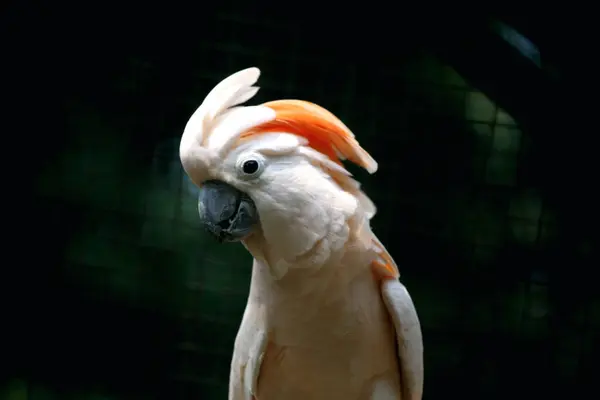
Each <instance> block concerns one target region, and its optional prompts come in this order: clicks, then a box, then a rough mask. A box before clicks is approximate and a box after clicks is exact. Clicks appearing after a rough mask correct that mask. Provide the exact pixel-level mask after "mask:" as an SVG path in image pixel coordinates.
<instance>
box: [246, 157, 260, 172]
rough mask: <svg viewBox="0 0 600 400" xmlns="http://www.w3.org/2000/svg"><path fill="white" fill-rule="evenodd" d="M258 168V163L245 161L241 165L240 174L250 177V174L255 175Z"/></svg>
mask: <svg viewBox="0 0 600 400" xmlns="http://www.w3.org/2000/svg"><path fill="white" fill-rule="evenodd" d="M258 167H259V165H258V161H256V160H246V161H244V163H243V164H242V172H244V173H245V174H246V175H252V174H254V173H256V171H258Z"/></svg>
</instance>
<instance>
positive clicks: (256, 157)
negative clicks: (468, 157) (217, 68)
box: [179, 68, 423, 400]
mask: <svg viewBox="0 0 600 400" xmlns="http://www.w3.org/2000/svg"><path fill="white" fill-rule="evenodd" d="M259 75H260V71H259V69H258V68H248V69H245V70H242V71H239V72H237V73H235V74H233V75H231V76H229V77H228V78H226V79H224V80H223V81H221V82H220V83H219V84H218V85H217V86H216V87H215V88H214V89H212V90H211V91H210V93H209V94H208V95H207V96H206V98H205V99H204V102H203V103H202V104H201V105H200V107H199V108H198V109H197V110H196V111H195V112H194V113H193V115H192V116H191V118H190V119H189V121H188V123H187V125H186V126H185V129H184V132H183V135H182V137H181V143H180V148H179V152H180V158H181V163H182V166H183V168H184V170H185V172H186V173H187V175H188V176H189V178H190V180H191V181H192V182H193V183H194V184H195V185H197V186H198V187H199V188H200V191H199V199H198V210H199V214H200V220H201V222H202V224H203V225H204V226H205V227H206V229H207V230H208V231H209V232H210V233H211V234H212V235H214V236H215V237H216V238H217V239H218V240H219V241H221V242H236V241H241V242H242V243H243V245H244V246H245V247H246V249H247V250H248V251H249V252H250V254H251V255H252V256H253V257H254V263H253V266H252V279H251V284H250V292H249V297H248V302H247V305H246V309H245V312H244V315H243V318H242V322H241V325H240V328H239V331H238V334H237V337H236V339H235V344H234V350H233V358H232V361H231V372H230V377H229V399H230V400H338V399H339V400H400V399H402V400H419V399H421V397H422V391H423V342H422V336H421V327H420V323H419V319H418V316H417V313H416V310H415V307H414V304H413V301H412V300H411V297H410V295H409V294H408V292H407V290H406V288H405V287H404V286H403V285H402V284H401V283H400V281H399V272H398V267H397V266H396V263H395V262H394V260H393V259H392V257H391V256H390V254H389V253H388V251H387V250H386V249H385V247H384V246H383V245H382V244H381V242H380V241H379V240H378V239H377V237H376V236H375V235H374V234H373V232H372V230H371V228H370V219H371V218H372V217H373V216H374V215H375V206H374V204H373V203H372V202H371V200H370V199H369V198H368V197H367V196H366V195H365V193H363V192H362V190H361V189H360V186H359V184H358V183H357V182H356V181H355V180H354V179H353V178H352V176H351V175H350V173H349V172H348V171H347V170H346V169H345V168H344V166H343V164H342V162H341V160H344V159H347V160H349V161H351V162H354V163H356V164H358V165H359V166H361V167H363V168H365V169H366V170H367V171H368V172H369V173H374V172H375V171H376V170H377V163H376V162H375V160H374V159H373V158H372V157H371V156H370V155H369V154H368V153H367V152H366V151H365V150H364V149H363V148H362V147H361V146H360V145H359V143H358V142H357V141H356V139H355V137H354V135H353V134H352V132H351V131H350V130H349V129H348V128H347V127H346V126H345V125H344V124H343V123H342V122H341V121H340V120H339V119H338V118H336V117H335V116H334V115H333V114H332V113H330V112H329V111H327V110H325V109H324V108H322V107H320V106H318V105H316V104H313V103H310V102H306V101H300V100H277V101H272V102H267V103H264V104H262V105H256V106H242V104H243V103H245V102H246V101H248V100H250V99H251V98H252V97H253V96H254V95H255V94H256V92H257V91H258V87H255V86H254V84H255V83H256V81H257V80H258V77H259Z"/></svg>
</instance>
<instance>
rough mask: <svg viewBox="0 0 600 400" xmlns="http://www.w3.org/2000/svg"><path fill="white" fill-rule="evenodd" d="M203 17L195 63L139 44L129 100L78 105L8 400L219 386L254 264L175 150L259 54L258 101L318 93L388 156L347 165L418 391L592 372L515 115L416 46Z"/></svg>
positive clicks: (118, 91)
mask: <svg viewBox="0 0 600 400" xmlns="http://www.w3.org/2000/svg"><path fill="white" fill-rule="evenodd" d="M207 23H210V24H212V25H211V29H210V31H211V32H213V36H212V37H211V38H210V40H206V41H200V40H199V43H198V45H197V48H194V49H193V51H194V52H195V53H196V57H198V54H199V55H200V57H199V60H197V61H195V62H194V63H189V65H187V64H188V62H189V59H188V58H185V57H186V56H182V57H183V59H181V60H173V59H170V60H164V59H161V58H160V57H158V56H152V55H151V54H152V53H151V52H146V53H140V54H137V55H136V54H131V55H130V56H129V57H128V59H127V61H126V62H124V63H123V64H122V65H121V68H120V69H119V74H120V75H119V76H116V77H115V79H113V80H112V81H111V82H112V83H111V86H110V87H108V88H105V89H104V90H106V91H107V92H110V93H112V94H113V95H114V98H115V99H116V98H118V99H120V100H119V101H120V103H119V102H118V101H115V102H113V103H112V104H111V105H110V106H107V105H106V104H104V103H101V102H100V103H99V102H94V101H91V100H89V99H81V98H77V99H72V102H71V104H70V108H69V109H70V115H69V129H70V131H72V132H74V133H76V134H74V135H72V137H73V138H74V139H73V140H71V142H70V143H69V145H68V147H67V149H65V150H64V152H63V153H61V154H60V156H58V157H57V159H56V162H54V163H53V164H52V165H51V166H50V167H49V168H48V169H47V170H46V171H45V172H44V174H43V176H42V177H41V179H40V180H39V182H38V192H39V196H40V198H41V199H43V200H44V202H46V203H47V204H49V205H48V206H47V207H48V209H51V210H52V211H51V212H52V213H54V214H55V215H56V220H57V221H67V220H68V221H72V222H70V223H69V233H68V234H67V233H65V235H64V237H63V238H62V239H61V243H62V244H63V247H61V250H62V252H61V254H60V255H59V256H57V257H59V258H60V260H61V262H60V264H59V265H60V266H59V267H58V268H57V269H56V270H55V271H53V272H52V273H51V274H53V275H52V279H49V280H48V282H47V283H46V284H44V285H45V286H44V288H45V290H47V291H48V292H49V293H51V292H53V293H55V296H54V300H50V303H51V305H52V306H47V309H48V310H50V309H52V312H51V314H50V315H47V316H46V317H44V318H47V321H48V324H49V326H48V328H47V332H48V333H47V335H46V337H41V338H38V340H39V344H37V345H35V346H33V349H34V350H35V351H32V353H31V354H32V355H31V357H33V358H32V359H31V360H32V363H33V364H35V365H34V366H33V367H32V368H33V369H35V371H37V372H36V373H35V374H33V375H32V376H34V378H31V379H29V378H28V377H27V376H24V377H23V378H24V380H22V381H13V383H12V386H11V387H10V388H9V389H7V391H6V393H7V396H8V397H7V398H11V399H17V398H24V397H19V396H20V395H22V394H23V393H25V392H26V393H28V394H29V395H30V396H31V397H30V398H35V399H40V400H44V399H51V398H76V399H97V398H105V399H129V398H131V399H133V398H149V399H150V398H169V399H175V398H182V399H183V398H186V399H187V398H201V399H207V400H208V399H223V398H225V397H226V391H227V382H228V376H229V361H230V357H231V352H232V344H233V340H234V337H235V334H236V331H237V328H238V326H239V323H240V321H241V316H242V312H243V309H244V306H245V300H246V295H247V292H248V285H249V276H250V275H249V274H250V267H251V258H250V256H249V255H248V254H247V253H246V251H245V250H244V249H243V248H242V246H239V245H218V244H216V243H215V242H214V241H213V240H212V239H210V238H209V237H207V236H206V235H205V234H204V232H203V231H202V230H200V229H199V227H198V223H197V211H196V199H195V198H194V190H193V188H192V187H191V185H190V184H189V182H188V181H187V180H186V178H185V177H184V175H183V173H182V170H181V167H180V164H179V161H178V154H177V149H178V140H179V137H180V134H181V132H182V131H183V126H184V124H185V122H186V120H187V118H188V116H189V115H190V114H191V112H192V111H193V110H194V109H195V107H197V106H198V105H199V103H200V102H201V101H202V99H203V97H204V96H205V95H206V93H207V92H208V91H209V90H210V89H211V88H212V87H213V86H214V85H215V84H216V83H217V82H218V81H219V80H221V79H222V78H223V77H225V76H226V75H228V74H229V73H232V72H234V71H236V70H239V69H242V68H246V67H248V66H258V67H260V68H261V70H262V77H261V81H260V86H261V88H262V89H261V91H260V92H259V95H258V96H257V99H256V100H255V101H256V102H262V101H266V100H271V99H277V98H301V99H306V100H310V101H313V102H316V103H318V104H320V105H322V106H324V107H326V108H328V109H329V110H331V111H332V112H333V113H335V114H336V115H338V116H339V117H340V118H341V119H342V120H343V121H344V122H346V124H347V125H348V126H349V127H350V128H351V129H352V130H353V131H354V132H355V133H356V135H357V138H358V139H359V140H360V141H361V143H362V144H363V147H365V148H366V149H367V150H368V151H370V152H371V154H372V155H373V156H374V157H375V159H377V160H378V161H379V163H380V171H379V172H378V173H377V174H376V175H374V176H367V175H366V174H364V173H362V172H361V171H355V170H353V172H355V173H356V175H357V176H358V177H359V180H361V181H362V182H363V184H364V186H365V188H366V191H367V192H368V193H369V194H370V196H371V197H372V198H373V200H374V201H375V203H376V204H377V205H378V209H379V212H378V215H377V216H376V217H375V219H374V220H373V225H374V230H375V232H376V233H377V235H378V236H379V237H380V239H381V240H382V242H383V243H384V244H386V246H387V247H388V248H389V249H392V253H393V256H394V257H395V259H396V260H397V262H398V265H399V266H400V270H401V273H402V276H403V280H404V282H405V284H406V285H407V287H408V288H409V290H410V291H411V294H412V296H413V299H414V301H415V303H416V305H417V308H418V311H419V314H420V317H421V321H422V326H423V331H424V338H425V346H426V354H425V357H426V366H427V368H426V385H425V393H426V398H430V399H432V398H441V397H442V396H445V395H447V393H450V392H455V391H458V390H464V391H468V392H469V396H472V397H473V398H486V397H489V396H496V395H498V393H499V392H502V393H506V394H508V393H514V391H515V390H516V389H515V388H516V387H518V386H519V387H523V390H526V391H532V392H531V393H530V394H531V395H535V396H536V397H537V396H538V395H540V393H542V392H544V391H551V388H550V389H548V387H549V385H548V381H549V380H555V382H558V384H560V382H563V384H564V385H567V384H571V383H574V382H576V381H577V380H579V381H578V382H580V383H582V382H584V380H585V379H589V382H591V371H592V369H591V365H592V362H593V359H594V356H595V355H598V336H597V332H598V328H599V326H598V324H599V323H598V321H600V302H598V301H597V300H595V301H592V300H591V299H588V298H585V296H584V295H583V294H582V295H581V297H579V298H567V296H566V295H565V294H563V293H562V292H561V285H562V284H563V281H562V278H561V276H560V275H556V274H554V275H553V273H552V268H551V264H552V263H553V262H554V257H555V255H556V251H557V249H559V248H560V247H561V242H560V232H559V229H558V224H557V218H558V217H557V214H556V213H557V211H556V210H555V209H554V208H553V207H552V205H551V204H550V203H549V202H548V201H547V199H546V198H545V196H544V192H543V190H542V189H541V188H540V185H539V182H537V181H536V176H535V175H534V174H532V173H530V169H529V168H528V166H529V165H531V164H532V163H535V156H536V153H535V145H534V144H533V143H532V141H531V139H530V138H529V136H528V135H527V132H522V131H521V129H520V127H519V125H518V123H517V122H516V121H514V120H513V118H512V117H511V116H510V115H509V114H508V113H507V112H505V111H504V110H502V109H501V108H499V107H498V106H497V105H496V104H495V103H494V102H493V101H492V100H490V99H489V98H488V97H487V96H486V95H485V94H484V93H482V92H480V91H478V90H477V88H474V87H472V86H471V85H470V84H469V83H468V82H467V81H466V80H465V77H461V76H460V75H459V74H457V73H456V72H455V71H454V70H453V68H452V67H451V66H449V65H445V64H443V63H442V62H440V61H439V60H437V59H436V58H435V57H434V56H432V55H430V54H428V53H427V52H425V51H417V50H415V51H412V50H411V51H407V52H405V53H402V55H401V56H399V58H401V59H399V60H398V61H397V62H395V63H391V62H390V63H387V64H380V63H378V64H374V65H369V64H368V63H365V62H362V61H361V62H359V61H356V62H354V61H353V60H352V59H351V57H350V56H341V55H340V54H338V53H336V52H327V51H326V49H323V48H321V47H319V46H316V45H315V46H311V42H310V41H307V40H304V39H303V37H302V31H301V30H298V29H294V28H293V27H291V28H290V27H288V26H285V24H281V23H277V21H276V20H275V19H274V20H271V21H269V19H268V16H260V17H259V16H256V15H251V14H244V13H241V12H240V13H233V12H224V13H220V14H216V15H215V17H214V18H213V19H210V20H208V22H207ZM174 54H178V53H177V52H174ZM171 58H172V57H171ZM177 71H178V72H177ZM77 133H80V134H77ZM57 240H58V239H57ZM589 246H590V244H589V243H588V244H586V243H581V245H580V246H579V247H578V250H577V251H578V252H579V253H574V257H575V256H577V257H580V258H577V257H575V258H574V259H573V260H572V262H573V263H574V264H578V265H579V264H581V263H583V262H584V261H581V260H584V259H585V256H586V254H588V253H589V252H590V251H591V250H590V249H589ZM577 254H579V255H577ZM565 269H566V270H565V271H564V273H565V274H568V269H569V266H565ZM565 279H566V278H565ZM57 291H60V293H61V294H60V298H59V299H57V298H56V292H57ZM38 301H39V302H43V301H44V300H38ZM40 307H42V305H40ZM38 317H39V318H42V316H40V315H38ZM50 321H53V322H50ZM42 336H43V334H42ZM49 360H53V361H49ZM63 364H64V365H63ZM586 377H588V378H586ZM75 382H76V383H75ZM586 382H587V381H586ZM536 388H538V389H536ZM535 390H539V391H535Z"/></svg>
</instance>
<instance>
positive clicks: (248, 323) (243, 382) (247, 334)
mask: <svg viewBox="0 0 600 400" xmlns="http://www.w3.org/2000/svg"><path fill="white" fill-rule="evenodd" d="M254 262H256V260H255V261H254ZM262 311H263V310H262V309H261V308H260V307H259V306H258V305H257V304H253V303H250V302H249V303H248V304H247V305H246V310H245V311H244V316H243V317H242V323H241V324H240V329H239V331H238V334H237V336H236V338H235V344H234V349H233V358H232V360H231V370H230V374H229V400H256V397H255V396H256V391H257V389H258V386H257V385H258V375H259V372H260V367H261V364H262V360H263V356H264V353H265V350H266V348H267V344H268V334H267V331H266V329H264V328H265V326H264V323H263V322H264V321H265V319H264V314H263V312H262Z"/></svg>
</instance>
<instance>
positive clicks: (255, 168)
mask: <svg viewBox="0 0 600 400" xmlns="http://www.w3.org/2000/svg"><path fill="white" fill-rule="evenodd" d="M263 167H264V162H263V160H262V158H261V157H260V156H257V155H253V156H251V157H247V156H246V157H244V158H243V159H242V160H240V161H239V163H238V167H237V168H238V171H239V173H240V174H241V175H243V176H245V177H246V178H255V177H256V176H258V175H259V174H260V173H261V172H262V170H263V169H264V168H263Z"/></svg>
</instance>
